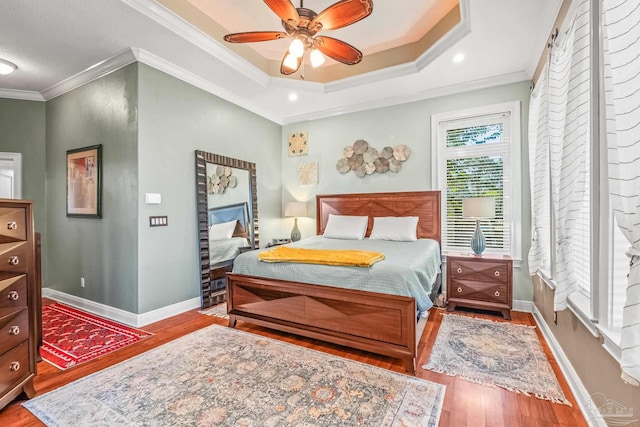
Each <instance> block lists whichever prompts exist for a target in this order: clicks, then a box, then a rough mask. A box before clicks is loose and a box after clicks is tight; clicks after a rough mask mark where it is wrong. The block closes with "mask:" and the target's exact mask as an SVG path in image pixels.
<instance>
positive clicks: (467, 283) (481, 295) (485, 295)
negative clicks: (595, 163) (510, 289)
mask: <svg viewBox="0 0 640 427" xmlns="http://www.w3.org/2000/svg"><path fill="white" fill-rule="evenodd" d="M448 298H462V299H473V300H478V301H486V302H497V303H500V304H508V299H507V285H503V284H496V285H490V286H487V284H486V283H484V282H474V281H472V280H452V281H451V295H448Z"/></svg>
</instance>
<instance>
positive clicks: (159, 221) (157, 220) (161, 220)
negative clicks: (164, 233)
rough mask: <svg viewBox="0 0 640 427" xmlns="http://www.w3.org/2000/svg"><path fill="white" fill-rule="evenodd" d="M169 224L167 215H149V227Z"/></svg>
mask: <svg viewBox="0 0 640 427" xmlns="http://www.w3.org/2000/svg"><path fill="white" fill-rule="evenodd" d="M167 225H169V219H168V217H167V216H166V215H162V216H150V217H149V227H166V226H167Z"/></svg>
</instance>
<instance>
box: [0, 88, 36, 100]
mask: <svg viewBox="0 0 640 427" xmlns="http://www.w3.org/2000/svg"><path fill="white" fill-rule="evenodd" d="M0 98H9V99H20V100H23V101H45V99H44V97H43V96H42V94H40V92H34V91H31V90H15V89H2V88H0Z"/></svg>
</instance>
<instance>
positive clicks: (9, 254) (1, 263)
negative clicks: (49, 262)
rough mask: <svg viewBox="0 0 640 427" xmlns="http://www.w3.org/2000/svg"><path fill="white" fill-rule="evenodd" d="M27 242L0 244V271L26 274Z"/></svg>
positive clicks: (27, 266) (28, 248) (28, 246)
mask: <svg viewBox="0 0 640 427" xmlns="http://www.w3.org/2000/svg"><path fill="white" fill-rule="evenodd" d="M31 250H32V248H31V246H30V245H29V242H12V243H2V244H0V271H5V272H10V273H26V272H27V271H29V252H30V251H31Z"/></svg>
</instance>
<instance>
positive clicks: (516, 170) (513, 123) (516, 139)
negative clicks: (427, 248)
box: [431, 101, 522, 267]
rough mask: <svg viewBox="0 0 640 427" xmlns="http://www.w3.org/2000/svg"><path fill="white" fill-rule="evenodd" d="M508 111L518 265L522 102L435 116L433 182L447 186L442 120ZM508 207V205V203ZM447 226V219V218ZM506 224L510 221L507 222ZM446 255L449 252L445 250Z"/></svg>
mask: <svg viewBox="0 0 640 427" xmlns="http://www.w3.org/2000/svg"><path fill="white" fill-rule="evenodd" d="M503 113H508V114H509V115H510V131H509V133H510V142H509V162H510V164H509V170H510V176H509V182H510V185H511V191H510V192H509V193H510V205H509V209H510V211H511V220H510V224H509V231H510V256H511V258H513V263H514V267H520V265H521V263H522V173H521V172H522V167H521V163H522V162H521V143H522V134H521V124H520V123H521V120H522V118H521V116H520V102H519V101H513V102H505V103H501V104H493V105H487V106H483V107H476V108H469V109H465V110H458V111H452V112H446V113H440V114H434V115H432V116H431V146H432V149H433V153H434V155H433V159H432V168H431V171H432V176H431V182H432V183H433V185H435V186H436V187H437V188H438V189H440V190H443V189H444V185H445V179H446V177H445V176H444V174H445V173H446V171H445V170H444V168H443V166H442V164H441V161H443V158H444V154H443V152H442V151H443V148H444V144H442V143H441V142H440V135H439V131H440V124H441V123H443V122H449V121H453V120H464V119H472V118H474V117H478V116H488V115H494V114H503ZM442 202H443V206H444V208H443V210H442V212H444V213H445V214H446V197H443V201H442ZM505 209H506V207H505ZM443 226H445V221H443ZM505 226H506V225H505ZM443 255H446V253H443Z"/></svg>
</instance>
